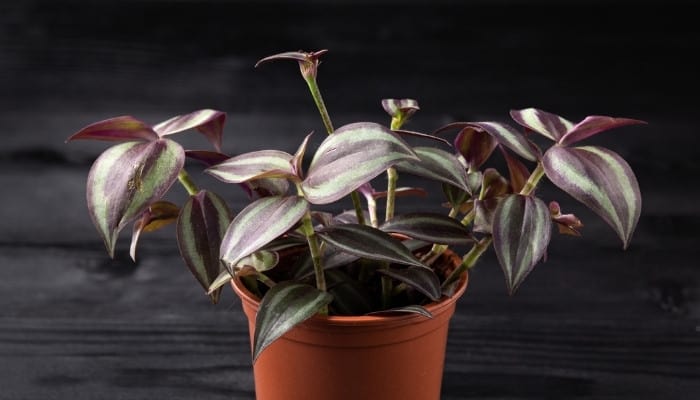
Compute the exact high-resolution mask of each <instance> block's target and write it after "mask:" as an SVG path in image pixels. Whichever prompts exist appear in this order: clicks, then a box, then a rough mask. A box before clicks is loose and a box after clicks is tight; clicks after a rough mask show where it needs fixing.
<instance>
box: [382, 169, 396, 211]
mask: <svg viewBox="0 0 700 400" xmlns="http://www.w3.org/2000/svg"><path fill="white" fill-rule="evenodd" d="M386 177H387V181H388V183H387V187H386V213H385V218H384V220H385V221H389V220H390V219H392V218H394V207H395V204H396V183H397V182H398V180H399V174H398V172H396V168H394V167H389V169H387V170H386Z"/></svg>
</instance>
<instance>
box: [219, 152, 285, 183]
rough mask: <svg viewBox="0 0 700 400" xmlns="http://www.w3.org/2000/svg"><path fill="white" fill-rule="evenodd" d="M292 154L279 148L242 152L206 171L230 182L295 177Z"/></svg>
mask: <svg viewBox="0 0 700 400" xmlns="http://www.w3.org/2000/svg"><path fill="white" fill-rule="evenodd" d="M291 161H292V155H291V154H289V153H285V152H284V151H278V150H260V151H253V152H250V153H245V154H241V155H239V156H236V157H232V158H229V159H228V160H226V161H224V162H222V163H220V164H217V165H214V166H212V167H209V168H207V169H206V170H205V172H206V173H208V174H210V175H212V176H214V177H215V178H217V179H219V180H221V181H224V182H228V183H241V182H247V181H250V180H253V179H260V178H288V177H294V176H295V174H294V169H293V167H292V163H291Z"/></svg>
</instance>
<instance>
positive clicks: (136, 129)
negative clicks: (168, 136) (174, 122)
mask: <svg viewBox="0 0 700 400" xmlns="http://www.w3.org/2000/svg"><path fill="white" fill-rule="evenodd" d="M73 140H105V141H111V142H125V141H133V140H141V141H152V140H158V134H156V132H155V131H154V130H153V129H152V128H151V127H150V126H148V125H147V124H146V123H145V122H143V121H139V120H138V119H136V118H134V117H130V116H122V117H116V118H110V119H106V120H104V121H100V122H96V123H94V124H91V125H88V126H86V127H85V128H83V129H81V130H80V131H78V132H77V133H75V134H74V135H73V136H71V137H69V138H68V140H66V142H70V141H73Z"/></svg>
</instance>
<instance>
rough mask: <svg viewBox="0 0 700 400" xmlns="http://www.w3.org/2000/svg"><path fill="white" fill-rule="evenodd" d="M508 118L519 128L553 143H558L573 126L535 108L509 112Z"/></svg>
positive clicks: (554, 115) (564, 120)
mask: <svg viewBox="0 0 700 400" xmlns="http://www.w3.org/2000/svg"><path fill="white" fill-rule="evenodd" d="M510 116H511V117H512V118H513V120H514V121H515V122H517V123H518V124H520V125H521V126H523V127H525V128H528V129H531V130H532V131H534V132H537V133H539V134H540V135H543V136H545V137H547V138H549V139H552V140H554V141H555V142H558V141H559V140H560V139H561V138H562V136H564V135H565V134H566V133H567V132H569V130H571V128H573V126H574V124H573V122H571V121H569V120H567V119H564V118H562V117H560V116H558V115H556V114H552V113H548V112H546V111H543V110H538V109H537V108H525V109H523V110H511V111H510Z"/></svg>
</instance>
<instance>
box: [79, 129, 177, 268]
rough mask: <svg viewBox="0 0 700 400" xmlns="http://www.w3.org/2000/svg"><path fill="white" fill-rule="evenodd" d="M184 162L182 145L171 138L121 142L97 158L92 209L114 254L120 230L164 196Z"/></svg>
mask: <svg viewBox="0 0 700 400" xmlns="http://www.w3.org/2000/svg"><path fill="white" fill-rule="evenodd" d="M184 163H185V152H184V150H183V149H182V147H180V145H179V144H177V143H175V142H173V141H171V140H167V139H158V140H154V141H151V142H127V143H121V144H118V145H115V146H113V147H111V148H109V149H107V150H106V151H105V152H103V153H102V154H101V155H100V157H98V158H97V160H95V163H94V164H93V165H92V168H91V169H90V173H89V175H88V179H87V202H88V209H89V211H90V217H91V218H92V221H93V223H94V224H95V226H96V227H97V230H98V231H99V233H100V235H101V236H102V238H103V240H104V242H105V246H106V247H107V251H108V252H109V254H110V256H112V257H113V256H114V248H115V245H116V240H117V236H118V235H119V232H120V231H121V230H122V229H123V228H124V226H126V225H127V224H129V223H130V222H132V221H133V220H135V219H136V218H138V217H139V216H141V214H143V212H144V211H146V209H147V208H148V207H149V205H151V204H153V203H154V202H155V201H157V200H159V199H160V198H161V197H163V195H164V194H165V193H166V192H167V191H168V189H170V186H171V185H172V184H173V182H175V180H176V179H177V175H178V173H179V172H180V170H181V169H182V166H183V165H184Z"/></svg>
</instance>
